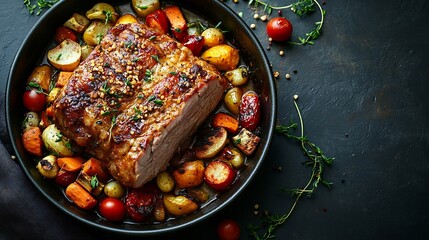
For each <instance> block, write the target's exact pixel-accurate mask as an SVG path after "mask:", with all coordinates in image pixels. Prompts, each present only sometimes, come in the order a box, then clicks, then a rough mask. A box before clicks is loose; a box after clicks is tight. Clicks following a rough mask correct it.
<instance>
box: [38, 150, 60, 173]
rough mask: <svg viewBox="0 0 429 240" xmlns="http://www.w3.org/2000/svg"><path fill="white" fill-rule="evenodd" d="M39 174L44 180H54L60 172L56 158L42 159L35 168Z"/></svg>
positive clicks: (51, 156)
mask: <svg viewBox="0 0 429 240" xmlns="http://www.w3.org/2000/svg"><path fill="white" fill-rule="evenodd" d="M36 168H37V170H39V172H40V174H41V175H42V176H44V177H45V178H55V177H56V176H57V175H58V172H59V171H60V168H59V167H58V165H57V158H56V157H55V156H54V155H48V156H46V157H44V158H43V159H42V160H40V161H39V163H38V164H37V166H36Z"/></svg>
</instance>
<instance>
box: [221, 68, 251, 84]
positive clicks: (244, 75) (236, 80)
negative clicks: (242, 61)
mask: <svg viewBox="0 0 429 240" xmlns="http://www.w3.org/2000/svg"><path fill="white" fill-rule="evenodd" d="M248 75H249V70H248V69H247V67H246V66H240V67H238V68H236V69H234V70H231V71H228V72H226V73H225V77H226V79H228V81H229V82H230V83H231V84H232V85H233V86H234V87H237V86H241V85H244V84H246V83H247V79H248Z"/></svg>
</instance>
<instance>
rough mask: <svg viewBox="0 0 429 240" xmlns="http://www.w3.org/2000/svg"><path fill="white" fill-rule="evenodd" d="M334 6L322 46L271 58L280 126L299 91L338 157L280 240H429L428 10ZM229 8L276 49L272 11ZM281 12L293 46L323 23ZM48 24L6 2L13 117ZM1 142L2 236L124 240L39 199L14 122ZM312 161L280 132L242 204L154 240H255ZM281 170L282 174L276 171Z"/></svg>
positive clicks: (384, 4)
mask: <svg viewBox="0 0 429 240" xmlns="http://www.w3.org/2000/svg"><path fill="white" fill-rule="evenodd" d="M280 2H283V1H280V0H273V1H271V3H272V4H273V5H275V4H276V3H280ZM287 2H289V1H287ZM325 3H326V4H325V5H324V8H325V9H326V11H327V14H326V22H325V24H326V25H325V27H324V28H323V34H322V36H321V37H320V39H318V40H316V42H315V45H314V46H294V47H290V46H287V45H286V44H273V45H272V46H271V49H270V50H266V52H267V55H268V57H269V59H270V61H271V62H272V64H273V70H274V71H278V72H279V73H280V77H279V78H278V80H277V91H278V102H279V105H278V121H279V122H280V123H287V122H288V121H289V118H290V116H292V117H294V118H295V119H296V113H295V110H294V108H293V101H292V96H293V95H294V94H298V95H299V97H300V98H299V104H300V107H301V109H302V113H303V117H304V121H305V126H306V127H305V131H306V135H307V136H308V137H309V138H310V139H311V140H312V141H313V142H315V143H316V144H317V145H319V146H320V147H321V148H322V149H323V150H324V151H325V153H326V155H328V156H332V157H335V158H336V160H335V162H334V164H333V165H332V167H329V168H327V169H326V172H325V177H326V179H328V180H331V181H333V182H334V187H333V189H332V190H330V191H329V190H327V189H326V188H319V189H318V191H317V192H316V193H315V194H314V195H313V197H312V198H310V199H303V200H302V201H301V202H300V203H299V204H298V206H297V208H296V210H295V212H294V213H293V215H292V217H291V218H290V219H289V220H288V221H287V222H286V223H285V224H284V225H283V226H281V227H280V228H279V229H278V231H277V232H276V235H277V239H330V240H331V239H429V232H428V229H429V217H428V216H429V215H428V213H429V204H428V202H429V158H428V154H427V153H428V149H429V124H428V123H429V94H428V90H429V88H428V86H429V58H428V55H429V39H428V37H429V27H428V26H427V16H429V4H428V2H427V1H425V0H409V1H402V0H390V1H387V0H379V1H370V0H364V1H334V0H326V1H325ZM225 4H227V5H228V6H229V7H231V8H232V9H233V10H234V11H235V12H237V13H238V12H242V13H243V18H244V19H245V21H246V22H247V23H248V24H249V25H250V24H251V23H255V24H256V29H255V30H254V31H255V33H256V34H257V35H258V37H259V39H260V41H261V44H262V45H263V46H264V47H265V46H268V40H267V37H266V35H265V30H264V29H265V28H264V26H265V24H264V23H263V22H261V21H255V20H254V19H253V14H254V13H255V11H257V12H258V13H259V14H262V13H263V9H262V8H259V9H257V10H255V9H253V8H250V7H249V6H248V5H247V1H243V0H240V1H239V3H233V2H232V1H227V2H225ZM276 14H277V13H276V12H275V13H273V16H274V15H276ZM283 15H284V16H286V17H290V18H291V20H293V24H294V27H295V32H294V37H296V36H297V35H298V34H300V33H301V34H302V33H304V32H305V31H307V30H308V29H310V28H312V27H313V25H312V24H313V22H314V21H316V20H317V17H318V15H317V14H315V15H314V16H311V17H309V18H304V19H301V20H299V19H297V17H295V16H293V14H292V13H291V12H290V11H287V10H285V11H283ZM38 19H39V17H38V16H35V15H29V14H28V12H27V10H26V9H25V7H24V5H23V2H22V1H4V2H3V4H2V7H1V8H0V22H3V24H2V27H1V28H0V49H1V50H0V64H1V65H0V66H1V68H0V79H1V80H0V82H1V87H0V93H1V99H2V100H1V108H2V110H1V111H2V112H3V113H4V92H5V86H6V81H7V76H8V72H9V69H10V67H11V64H12V61H13V58H14V57H15V54H16V52H17V50H18V48H19V46H20V44H21V43H22V41H23V40H24V38H25V36H26V34H27V33H28V31H29V30H30V29H31V27H32V26H33V25H34V24H35V23H36V21H37V20H38ZM280 50H283V51H284V52H285V55H284V56H283V57H280V56H279V55H278V52H279V51H280ZM294 70H296V73H293V71H294ZM286 73H291V76H292V78H291V79H290V80H286V79H285V77H284V75H285V74H286ZM1 141H2V143H3V144H1V145H0V156H1V157H0V158H1V160H0V161H1V162H0V239H63V240H65V239H124V237H123V236H119V235H114V234H111V233H107V232H101V231H100V230H97V229H94V228H91V227H88V226H86V225H84V224H83V223H81V222H79V221H77V220H75V219H73V218H71V217H69V216H68V215H67V214H65V213H63V212H62V211H61V210H59V209H57V208H55V207H54V206H53V205H52V204H51V203H50V202H48V200H47V199H45V198H44V197H43V196H42V194H41V193H39V192H38V191H37V189H36V188H35V187H34V186H33V185H32V184H31V182H30V181H29V180H28V179H27V178H26V177H25V175H24V174H23V171H22V170H21V168H20V166H19V164H18V163H17V162H15V161H13V160H12V159H11V157H10V155H11V154H13V153H9V152H7V151H6V148H8V147H9V146H10V145H9V139H8V137H7V133H6V130H5V118H4V114H1ZM303 160H305V159H304V156H303V155H302V153H301V152H300V149H299V146H298V145H297V144H296V143H294V142H291V141H290V140H287V139H286V138H284V137H282V136H278V135H276V136H275V137H274V139H273V143H272V146H271V148H270V151H269V154H268V156H267V158H266V159H265V162H264V164H263V167H262V168H261V169H260V171H259V172H258V174H257V175H256V177H255V179H254V181H253V182H252V183H251V184H250V185H249V187H248V188H247V189H246V190H245V191H244V192H243V194H241V195H240V196H239V198H237V199H236V200H235V201H233V202H232V204H230V205H228V206H227V207H226V208H225V209H224V210H222V211H220V212H219V213H217V214H216V215H215V216H213V217H211V218H209V219H208V220H206V221H204V222H202V223H200V224H198V225H196V226H194V227H190V228H187V229H185V230H184V231H179V232H174V233H172V234H169V235H162V236H159V237H153V239H216V235H215V232H216V226H217V224H218V222H219V221H220V220H222V219H225V218H233V219H236V220H237V221H238V222H239V224H240V226H241V231H242V234H241V236H242V239H248V238H247V233H248V232H247V230H246V225H247V224H249V223H256V222H257V221H258V217H256V216H254V214H253V210H254V209H253V206H254V204H255V203H258V204H259V205H260V206H261V209H267V210H269V211H271V212H273V213H284V212H285V211H286V210H287V209H288V207H289V206H290V204H291V203H292V199H291V198H290V196H289V195H288V194H286V193H284V192H282V191H280V188H281V187H297V186H301V185H303V184H304V182H305V181H306V179H307V178H308V176H309V174H310V171H309V169H308V168H306V167H304V166H302V165H301V164H300V162H301V161H303ZM278 166H281V167H282V169H283V170H282V171H280V172H279V171H274V170H273V169H274V168H277V167H278ZM147 239H152V238H147Z"/></svg>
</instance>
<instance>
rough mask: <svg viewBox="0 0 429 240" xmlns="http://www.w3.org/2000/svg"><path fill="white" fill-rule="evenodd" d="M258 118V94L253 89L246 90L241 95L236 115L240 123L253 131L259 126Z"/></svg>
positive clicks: (259, 114)
mask: <svg viewBox="0 0 429 240" xmlns="http://www.w3.org/2000/svg"><path fill="white" fill-rule="evenodd" d="M260 119H261V103H260V101H259V96H258V94H256V93H255V92H253V91H248V92H246V93H245V94H243V96H242V97H241V102H240V114H239V117H238V120H239V122H240V125H241V126H242V127H244V128H247V129H248V130H250V131H254V130H255V129H256V127H258V126H259V122H260Z"/></svg>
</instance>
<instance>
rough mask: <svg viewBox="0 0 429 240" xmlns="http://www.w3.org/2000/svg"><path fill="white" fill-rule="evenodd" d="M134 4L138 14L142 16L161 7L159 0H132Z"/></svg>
mask: <svg viewBox="0 0 429 240" xmlns="http://www.w3.org/2000/svg"><path fill="white" fill-rule="evenodd" d="M132 6H133V9H134V11H135V12H136V13H137V15H138V16H139V17H142V18H145V17H146V16H147V15H149V14H151V13H153V12H155V11H156V10H158V9H160V8H161V4H160V2H159V0H132Z"/></svg>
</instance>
